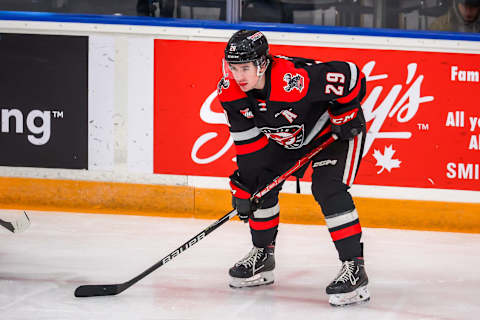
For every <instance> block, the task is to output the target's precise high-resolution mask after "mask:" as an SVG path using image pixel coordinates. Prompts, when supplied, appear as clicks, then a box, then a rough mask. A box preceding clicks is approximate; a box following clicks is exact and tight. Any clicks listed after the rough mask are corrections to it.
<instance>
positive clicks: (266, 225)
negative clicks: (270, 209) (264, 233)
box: [249, 217, 280, 230]
mask: <svg viewBox="0 0 480 320" xmlns="http://www.w3.org/2000/svg"><path fill="white" fill-rule="evenodd" d="M279 222H280V217H276V218H275V219H272V220H268V221H254V220H252V219H249V223H250V228H252V229H253V230H268V229H271V228H274V227H276V226H278V223H279Z"/></svg>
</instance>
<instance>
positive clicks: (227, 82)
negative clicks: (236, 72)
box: [217, 78, 230, 94]
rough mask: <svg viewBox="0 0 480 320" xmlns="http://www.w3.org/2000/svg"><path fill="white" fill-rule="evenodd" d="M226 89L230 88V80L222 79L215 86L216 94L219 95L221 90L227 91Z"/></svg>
mask: <svg viewBox="0 0 480 320" xmlns="http://www.w3.org/2000/svg"><path fill="white" fill-rule="evenodd" d="M228 87H230V80H228V79H225V78H222V80H220V82H219V83H218V85H217V93H218V94H221V93H222V89H228Z"/></svg>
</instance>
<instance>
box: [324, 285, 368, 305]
mask: <svg viewBox="0 0 480 320" xmlns="http://www.w3.org/2000/svg"><path fill="white" fill-rule="evenodd" d="M329 296H330V298H329V300H328V302H329V303H330V304H331V305H332V306H334V307H342V306H348V305H352V304H360V303H366V302H368V301H370V293H369V292H368V288H367V286H363V287H360V288H357V289H356V290H354V291H352V292H347V293H339V294H331V295H329Z"/></svg>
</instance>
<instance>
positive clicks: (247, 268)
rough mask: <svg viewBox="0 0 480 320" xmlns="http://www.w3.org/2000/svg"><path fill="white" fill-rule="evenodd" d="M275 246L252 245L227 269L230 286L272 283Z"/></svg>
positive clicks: (242, 286) (253, 285)
mask: <svg viewBox="0 0 480 320" xmlns="http://www.w3.org/2000/svg"><path fill="white" fill-rule="evenodd" d="M274 251H275V246H274V245H270V246H267V247H265V248H257V247H253V248H252V250H250V252H249V253H248V254H247V255H246V256H245V257H244V258H243V259H241V260H240V261H238V262H237V263H236V264H235V265H234V266H233V267H232V268H230V270H229V274H230V277H231V281H230V287H232V288H244V287H256V286H262V285H267V284H272V283H273V281H274V277H273V269H275V256H274Z"/></svg>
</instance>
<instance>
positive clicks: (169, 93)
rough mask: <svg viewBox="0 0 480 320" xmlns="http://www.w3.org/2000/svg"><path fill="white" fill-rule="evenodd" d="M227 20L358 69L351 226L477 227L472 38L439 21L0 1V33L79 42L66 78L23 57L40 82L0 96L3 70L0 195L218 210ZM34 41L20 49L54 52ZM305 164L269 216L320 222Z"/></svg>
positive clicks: (223, 167)
mask: <svg viewBox="0 0 480 320" xmlns="http://www.w3.org/2000/svg"><path fill="white" fill-rule="evenodd" d="M240 27H246V28H248V27H251V28H259V29H261V30H263V31H264V32H265V34H266V35H267V37H268V39H269V41H270V44H271V47H272V53H273V54H289V55H298V56H306V57H311V58H314V59H318V60H332V59H340V60H347V61H353V62H355V63H356V64H357V65H358V66H359V67H360V69H362V71H363V72H364V73H365V74H366V76H367V95H366V98H365V100H364V102H363V107H364V112H365V115H366V118H367V126H368V131H369V133H368V136H367V148H366V153H365V154H364V159H363V164H362V166H361V168H360V171H359V174H358V178H357V180H356V182H355V185H354V186H353V188H352V190H351V191H352V195H353V196H354V198H355V200H356V203H357V206H358V208H359V212H360V216H361V219H362V223H363V224H365V225H367V226H378V227H393V228H412V229H425V230H449V231H460V232H480V221H479V220H480V210H479V206H480V162H479V159H480V120H479V119H480V113H479V111H478V107H477V105H476V100H475V99H471V97H473V96H475V95H476V92H478V89H479V87H480V79H478V76H477V75H478V72H480V70H478V63H477V61H478V56H479V54H480V36H478V35H462V34H450V33H446V34H442V33H413V32H410V33H409V32H406V31H405V32H403V33H402V32H400V33H399V32H394V31H390V32H389V31H388V30H377V31H375V30H370V31H369V32H365V30H363V29H355V28H343V29H342V28H338V29H335V30H336V32H335V33H334V32H332V29H329V28H322V27H313V26H312V27H305V26H291V27H288V26H283V25H276V26H275V25H272V24H251V25H247V24H242V25H241V26H240V25H232V24H222V23H218V22H198V21H192V22H189V23H184V24H183V25H182V23H181V21H180V22H179V21H171V20H162V19H153V20H148V19H147V20H142V18H138V19H129V18H128V19H127V18H126V17H108V18H106V17H90V18H89V17H88V16H87V17H86V18H85V17H83V16H76V17H72V16H69V15H61V14H58V15H35V14H21V13H16V14H8V13H0V31H1V32H2V33H5V34H8V36H9V37H17V38H28V41H32V42H39V43H41V42H42V41H41V39H42V38H43V37H48V38H50V39H57V40H58V41H59V42H58V43H57V44H56V46H60V47H62V41H67V40H69V39H77V40H78V41H80V42H82V48H81V49H79V50H72V53H71V54H70V56H69V61H70V63H71V64H74V65H75V66H76V67H77V69H78V70H77V69H75V70H76V71H75V72H77V73H78V74H79V75H81V76H78V78H75V77H74V78H73V79H71V80H76V81H79V83H77V84H75V83H74V82H72V83H74V85H69V83H70V82H68V81H58V80H57V78H55V77H56V76H59V75H60V77H59V79H60V80H61V79H63V78H65V79H66V78H67V77H71V75H72V74H74V73H72V71H73V70H68V72H66V73H65V74H64V75H63V74H62V73H58V72H55V71H54V70H53V69H48V68H47V69H39V70H40V71H38V72H35V71H34V70H33V69H32V70H31V73H30V74H25V76H24V78H22V79H24V80H25V79H28V78H32V77H39V78H38V79H37V78H35V79H36V80H37V83H40V84H42V85H44V86H45V88H44V89H43V90H37V91H38V93H36V95H34V94H33V93H32V92H31V95H20V94H14V93H15V91H14V89H15V85H16V83H15V84H14V85H12V86H11V87H12V88H13V89H11V90H9V91H5V92H4V94H2V95H1V96H0V103H1V104H2V112H3V111H5V112H7V114H9V115H10V113H12V114H11V117H12V118H11V119H10V128H9V130H7V132H5V130H4V131H3V132H2V133H1V135H0V139H2V145H6V146H10V147H9V148H8V149H9V152H8V153H4V154H3V155H2V157H4V158H5V161H4V162H2V163H1V165H2V166H1V167H0V177H2V178H0V188H1V189H2V193H1V196H0V206H4V207H6V208H17V209H23V208H30V209H45V210H47V209H48V210H55V211H58V210H62V211H72V212H105V213H125V214H142V215H167V216H178V217H198V218H216V217H220V216H222V215H223V214H224V213H225V212H226V211H228V210H230V209H229V208H230V200H229V197H230V196H229V193H228V190H227V188H228V178H227V177H228V175H229V174H230V172H231V171H232V170H233V169H234V168H235V162H234V160H235V159H234V158H235V153H234V149H233V146H232V141H231V139H230V137H229V134H228V128H227V125H226V119H225V117H224V115H223V112H222V110H221V106H220V105H219V102H218V99H217V97H216V83H217V81H218V79H219V78H220V77H221V74H222V71H221V68H220V63H219V60H220V59H221V56H222V49H223V47H224V45H225V43H226V41H227V40H228V38H229V37H230V35H231V34H232V33H233V31H234V30H235V29H238V28H240ZM6 38H8V37H6ZM28 41H26V42H25V43H28ZM66 43H67V42H65V45H66ZM2 45H4V42H2ZM69 48H70V46H69ZM2 49H5V47H2ZM192 49H193V50H192ZM57 51H58V50H57ZM2 52H6V51H2ZM38 52H39V51H38V50H34V51H32V52H29V54H30V57H29V58H28V57H27V58H28V59H29V60H28V61H37V62H39V63H40V67H44V65H41V63H43V62H45V61H47V62H48V61H49V59H51V60H52V61H55V59H52V58H51V57H49V56H47V57H46V58H45V59H43V60H42V59H36V56H35V54H40V53H38ZM54 52H55V50H54ZM54 52H53V53H54ZM53 53H52V54H53ZM15 56H16V55H15ZM7 57H8V56H7ZM392 61H395V62H396V63H395V64H392V63H391V62H392ZM87 62H88V63H87ZM9 66H13V65H11V64H9ZM59 67H61V66H60V65H59ZM63 69H65V67H63ZM26 70H30V69H26ZM49 72H50V73H49ZM39 75H43V76H44V78H41V77H40V76H39ZM7 81H10V78H5V82H7ZM50 82H51V83H50ZM53 83H54V84H55V86H54V87H55V88H57V90H54V89H55V88H54V89H51V88H50V89H49V87H48V85H49V84H53ZM27 84H28V83H27ZM18 88H20V87H18ZM39 88H43V87H41V86H40V85H39ZM24 91H25V90H24ZM35 92H36V91H35ZM10 93H13V94H11V96H9V95H8V94H10ZM60 93H63V94H65V93H67V95H66V98H70V99H71V101H69V100H66V98H65V97H64V96H62V95H60ZM25 97H28V98H34V99H36V100H33V101H27V100H26V98H25ZM36 102H38V103H36ZM13 109H15V110H18V111H12V110H13ZM13 113H15V114H17V116H18V118H15V119H16V120H13V116H14V115H13ZM29 115H30V116H29ZM47 115H49V116H50V118H47ZM2 117H5V115H4V114H3V113H2ZM42 117H43V119H44V120H45V119H47V120H48V121H47V122H44V123H43V125H40V124H39V122H38V121H36V120H41V119H37V118H42ZM2 121H4V119H3V118H2ZM7 121H8V120H7ZM22 121H23V131H20V130H18V128H19V127H20V124H21V123H22ZM14 124H15V125H16V126H17V127H14ZM47 124H48V125H50V126H48V128H47ZM14 128H15V129H17V130H15V129H14ZM47 138H49V139H47ZM32 141H33V142H32ZM35 143H37V144H35ZM0 160H1V158H0ZM310 173H311V170H309V171H307V174H306V176H305V179H304V180H302V182H301V186H302V188H301V194H295V183H294V181H288V182H287V183H286V184H285V186H284V189H283V193H282V195H281V204H282V217H281V219H282V222H287V223H305V224H322V223H323V218H322V215H321V213H320V209H319V207H318V206H317V205H316V204H315V203H314V200H313V197H312V196H311V195H309V193H310V186H311V184H310Z"/></svg>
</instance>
